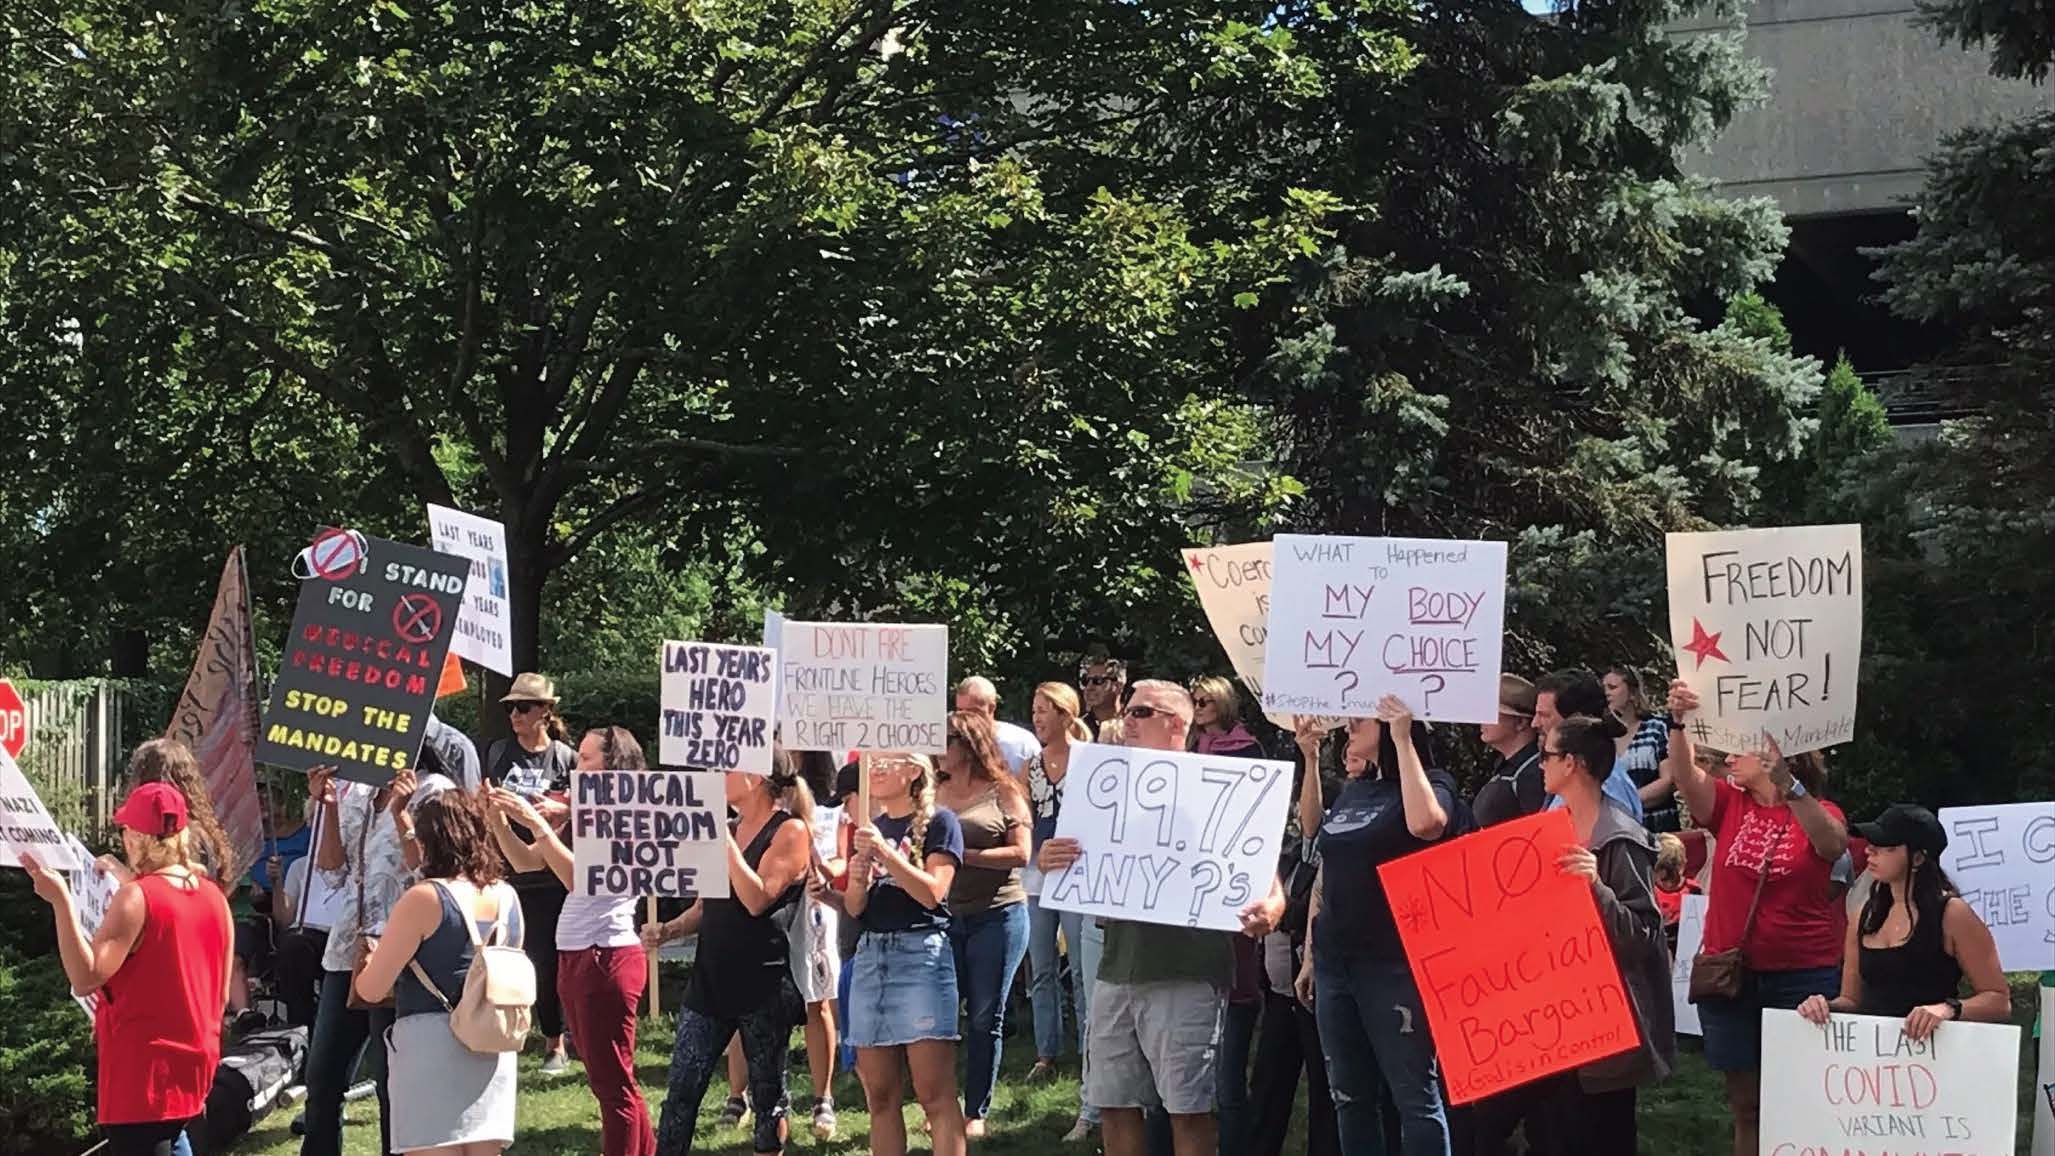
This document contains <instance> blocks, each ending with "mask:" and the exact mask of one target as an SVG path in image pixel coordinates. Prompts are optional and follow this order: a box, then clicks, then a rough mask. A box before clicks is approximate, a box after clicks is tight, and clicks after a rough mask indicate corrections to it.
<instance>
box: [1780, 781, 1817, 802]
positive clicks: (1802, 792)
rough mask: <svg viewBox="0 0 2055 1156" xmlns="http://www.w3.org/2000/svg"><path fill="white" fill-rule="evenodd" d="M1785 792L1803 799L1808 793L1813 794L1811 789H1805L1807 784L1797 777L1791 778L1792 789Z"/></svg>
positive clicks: (1792, 796)
mask: <svg viewBox="0 0 2055 1156" xmlns="http://www.w3.org/2000/svg"><path fill="white" fill-rule="evenodd" d="M1784 793H1785V794H1786V795H1789V796H1790V797H1791V798H1794V799H1803V798H1805V797H1806V796H1807V795H1809V794H1811V792H1810V791H1807V790H1806V789H1805V784H1804V783H1801V782H1799V781H1798V780H1797V779H1796V778H1793V779H1792V780H1791V789H1790V790H1788V791H1785V792H1784Z"/></svg>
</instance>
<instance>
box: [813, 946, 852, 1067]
mask: <svg viewBox="0 0 2055 1156" xmlns="http://www.w3.org/2000/svg"><path fill="white" fill-rule="evenodd" d="M844 918H847V916H844ZM855 974H856V960H855V958H854V957H851V958H849V959H845V960H843V961H842V974H841V976H840V978H838V979H836V980H835V1020H836V1022H835V1030H836V1031H837V1032H840V1033H841V1034H840V1036H838V1037H837V1038H839V1039H840V1040H841V1041H842V1043H841V1046H839V1047H837V1048H836V1049H835V1051H836V1052H837V1053H838V1054H837V1055H836V1057H835V1058H836V1059H837V1060H840V1061H841V1063H839V1064H837V1065H836V1066H837V1067H839V1068H841V1069H842V1070H843V1071H845V1072H853V1071H855V1070H856V1045H855V1044H852V1043H850V1042H849V980H850V977H852V976H854V975H855ZM821 1094H822V1093H821V1092H819V1091H818V1090H817V1091H815V1092H814V1095H816V1096H818V1095H821Z"/></svg>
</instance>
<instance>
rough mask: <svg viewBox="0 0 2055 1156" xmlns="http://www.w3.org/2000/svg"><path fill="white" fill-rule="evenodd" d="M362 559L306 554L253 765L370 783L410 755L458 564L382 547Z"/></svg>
mask: <svg viewBox="0 0 2055 1156" xmlns="http://www.w3.org/2000/svg"><path fill="white" fill-rule="evenodd" d="M323 540H326V538H324V539H323ZM364 550H365V556H364V561H363V564H362V565H354V564H352V565H335V566H324V559H323V558H322V557H321V556H320V552H319V551H318V550H317V551H316V554H317V556H316V558H315V559H314V562H313V565H314V567H315V570H314V573H315V576H314V577H312V578H307V579H304V580H302V581H301V583H300V602H299V607H298V609H296V610H295V611H294V612H293V629H292V636H291V637H290V638H288V639H287V640H286V646H285V659H284V662H283V664H282V667H281V669H280V670H279V672H278V679H277V681H275V682H273V683H272V685H271V703H270V707H269V709H268V710H266V712H265V715H264V731H263V735H262V737H260V738H259V739H258V741H257V760H258V761H259V762H264V763H270V764H271V765H273V766H279V767H286V768H288V769H291V770H296V771H305V770H312V769H313V768H315V767H323V766H333V767H335V768H336V771H337V773H338V775H340V776H341V777H342V778H344V779H348V780H351V781H353V782H361V783H371V784H380V783H384V782H386V781H388V780H389V779H391V778H392V776H393V773H394V772H395V771H398V770H399V769H400V768H402V767H410V766H413V765H414V763H415V762H416V760H417V759H418V758H419V757H420V753H421V740H422V737H423V736H424V735H425V734H426V733H427V731H428V711H429V708H430V707H432V706H434V704H435V688H436V685H437V683H438V682H439V681H440V675H441V671H442V664H443V662H442V660H443V656H444V655H446V654H447V653H449V648H450V638H451V636H452V635H453V634H454V633H455V631H456V622H457V614H458V612H459V608H460V607H461V605H462V603H463V599H464V582H465V575H466V574H467V573H468V571H469V569H470V565H469V563H468V562H466V561H465V560H464V559H462V558H457V557H452V556H451V555H448V554H438V553H436V552H435V551H433V550H430V549H427V548H426V547H423V546H409V545H406V544H405V543H401V542H388V541H386V540H385V539H383V538H366V539H364ZM329 574H332V575H334V576H333V577H326V576H324V575H329Z"/></svg>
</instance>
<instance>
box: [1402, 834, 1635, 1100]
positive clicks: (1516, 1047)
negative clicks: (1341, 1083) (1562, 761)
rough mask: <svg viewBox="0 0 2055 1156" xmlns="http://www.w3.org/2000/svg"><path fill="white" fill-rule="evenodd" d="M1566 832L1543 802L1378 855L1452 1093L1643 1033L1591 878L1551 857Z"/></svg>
mask: <svg viewBox="0 0 2055 1156" xmlns="http://www.w3.org/2000/svg"><path fill="white" fill-rule="evenodd" d="M1575 842H1576V833H1575V831H1574V830H1573V829H1572V828H1571V826H1570V814H1569V812H1567V811H1547V812H1543V813H1542V814H1539V815H1531V816H1529V817H1527V818H1525V819H1519V820H1516V821H1514V822H1511V823H1504V824H1501V825H1499V826H1496V827H1492V828H1489V829H1487V830H1484V831H1479V832H1477V833H1476V834H1474V835H1466V836H1464V837H1463V838H1460V839H1454V840H1451V841H1449V842H1447V843H1443V844H1441V845H1439V846H1436V847H1430V848H1428V849H1427V850H1425V851H1420V852H1416V853H1414V854H1412V855H1408V856H1406V857H1405V858H1403V859H1395V860H1393V861H1392V862H1390V863H1386V864H1384V865H1383V866H1382V867H1380V868H1378V874H1379V875H1381V876H1382V877H1383V879H1384V893H1385V897H1386V898H1387V899H1388V900H1390V902H1391V911H1392V915H1393V916H1394V917H1395V918H1396V919H1397V921H1398V928H1399V939H1400V941H1401V942H1402V943H1403V944H1404V945H1405V948H1406V961H1407V962H1408V963H1409V964H1410V965H1411V966H1412V969H1413V979H1414V982H1416V983H1417V984H1419V986H1420V1002H1421V1004H1422V1005H1423V1006H1424V1007H1425V1008H1426V1009H1427V1024H1428V1027H1429V1028H1430V1029H1431V1030H1432V1031H1433V1033H1434V1050H1435V1053H1436V1054H1437V1055H1438V1056H1440V1058H1441V1067H1442V1071H1443V1073H1444V1074H1445V1075H1446V1076H1447V1077H1448V1086H1449V1099H1450V1101H1451V1102H1453V1103H1457V1104H1467V1103H1470V1102H1471V1101H1473V1100H1479V1099H1482V1098H1484V1097H1485V1096H1489V1095H1492V1094H1493V1093H1495V1092H1500V1091H1503V1090H1505V1089H1507V1088H1512V1087H1517V1086H1518V1085H1520V1084H1525V1083H1528V1082H1530V1081H1533V1080H1538V1079H1540V1078H1541V1077H1543V1076H1547V1075H1552V1074H1554V1073H1556V1072H1564V1071H1570V1070H1572V1069H1575V1068H1579V1067H1582V1066H1583V1065H1585V1064H1588V1063H1590V1062H1591V1061H1593V1060H1597V1059H1602V1058H1604V1057H1606V1056H1611V1055H1616V1054H1618V1053H1620V1052H1624V1051H1626V1050H1627V1049H1629V1048H1632V1047H1635V1046H1637V1045H1638V1044H1639V1043H1640V1039H1641V1037H1640V1033H1639V1031H1638V1029H1636V1027H1635V1026H1634V1007H1633V1004H1632V1002H1631V1001H1630V1000H1629V998H1628V996H1627V988H1626V985H1625V984H1623V983H1621V982H1620V968H1619V965H1618V964H1617V963H1615V962H1614V960H1613V949H1612V942H1611V940H1609V939H1608V938H1607V937H1606V930H1605V924H1603V923H1602V922H1600V920H1599V917H1598V904H1597V902H1596V901H1594V900H1593V899H1592V895H1591V884H1590V883H1589V882H1588V881H1586V880H1584V879H1579V878H1576V877H1574V876H1570V875H1565V874H1563V872H1562V869H1561V868H1559V867H1557V866H1556V860H1558V859H1559V858H1561V857H1562V853H1563V851H1564V850H1565V849H1566V848H1568V847H1571V846H1573V845H1574V844H1575Z"/></svg>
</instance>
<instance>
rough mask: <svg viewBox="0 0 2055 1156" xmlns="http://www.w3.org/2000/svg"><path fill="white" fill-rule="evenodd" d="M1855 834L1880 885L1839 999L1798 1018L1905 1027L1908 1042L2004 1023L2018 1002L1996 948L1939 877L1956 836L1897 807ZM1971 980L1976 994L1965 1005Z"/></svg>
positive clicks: (1846, 960)
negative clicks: (1852, 1016)
mask: <svg viewBox="0 0 2055 1156" xmlns="http://www.w3.org/2000/svg"><path fill="white" fill-rule="evenodd" d="M1848 830H1849V834H1851V835H1853V836H1856V837H1857V838H1861V839H1866V840H1868V841H1869V845H1870V847H1869V873H1870V876H1871V877H1872V878H1873V879H1874V880H1875V881H1876V885H1875V887H1874V888H1872V889H1871V891H1870V896H1869V902H1867V903H1865V904H1864V905H1863V908H1862V914H1861V916H1860V917H1858V918H1856V919H1853V920H1850V921H1849V924H1848V947H1847V951H1846V954H1845V956H1844V957H1843V959H1842V961H1841V994H1840V995H1838V996H1835V997H1834V998H1833V999H1832V1000H1828V999H1826V998H1824V997H1822V996H1817V995H1816V996H1813V997H1811V998H1809V999H1807V1000H1806V1001H1805V1002H1804V1003H1803V1004H1800V1005H1799V1008H1798V1014H1799V1015H1802V1016H1804V1017H1805V1018H1806V1019H1808V1020H1811V1021H1812V1022H1813V1023H1816V1024H1824V1023H1826V1022H1827V1020H1828V1018H1829V1017H1830V1016H1831V1015H1832V1013H1834V1012H1837V1011H1838V1012H1854V1013H1856V1014H1858V1015H1870V1016H1889V1017H1892V1018H1894V1019H1895V1018H1897V1017H1900V1016H1903V1017H1904V1019H1905V1034H1906V1035H1907V1036H1909V1037H1911V1038H1912V1039H1915V1040H1922V1039H1925V1038H1927V1037H1928V1036H1930V1035H1932V1034H1933V1033H1934V1029H1935V1028H1937V1027H1939V1026H1940V1025H1941V1024H1943V1023H1945V1022H1947V1021H1948V1020H1973V1021H1977V1022H1981V1023H2003V1022H2004V1021H2005V1020H2007V1019H2009V1018H2011V1016H2012V994H2011V991H2010V990H2009V989H2008V988H2007V986H2006V984H2005V973H2004V971H2003V970H2001V969H2000V967H1999V965H1998V945H1997V943H1996V942H1995V941H1993V940H1992V938H1991V929H1990V928H1988V927H1986V926H1984V921H1983V920H1982V919H1980V918H1978V917H1977V913H1976V910H1975V909H1974V908H1972V907H1971V906H1970V905H1969V904H1968V903H1966V902H1964V901H1963V899H1962V897H1961V896H1960V895H1957V894H1956V892H1955V885H1954V884H1953V883H1951V882H1949V880H1948V874H1947V872H1945V871H1943V870H1941V852H1942V851H1943V850H1945V849H1946V848H1947V846H1948V833H1947V831H1945V830H1944V829H1943V828H1942V827H1941V822H1940V820H1938V819H1936V818H1934V815H1933V813H1932V812H1931V811H1928V810H1927V809H1926V808H1925V807H1914V806H1908V805H1906V804H1902V803H1899V804H1893V805H1892V806H1890V807H1886V808H1885V809H1884V813H1883V814H1882V815H1879V816H1878V817H1877V821H1876V822H1874V823H1857V824H1854V825H1853V826H1851V827H1850V828H1849V829H1848ZM1965 975H1967V976H1968V977H1969V981H1970V986H1971V988H1972V989H1973V990H1974V994H1972V995H1971V996H1970V997H1969V998H1968V999H1962V998H1960V994H1961V990H1962V979H1963V977H1964V976H1965Z"/></svg>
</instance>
